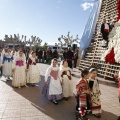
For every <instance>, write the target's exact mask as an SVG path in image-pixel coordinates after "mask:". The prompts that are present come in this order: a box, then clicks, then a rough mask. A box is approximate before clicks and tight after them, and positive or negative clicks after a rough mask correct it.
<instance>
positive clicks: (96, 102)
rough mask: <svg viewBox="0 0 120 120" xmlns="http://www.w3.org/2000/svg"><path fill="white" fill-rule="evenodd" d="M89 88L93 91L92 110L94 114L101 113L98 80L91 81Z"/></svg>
mask: <svg viewBox="0 0 120 120" xmlns="http://www.w3.org/2000/svg"><path fill="white" fill-rule="evenodd" d="M89 86H90V89H91V109H92V114H99V113H101V101H100V94H101V93H100V89H99V83H98V80H94V79H89Z"/></svg>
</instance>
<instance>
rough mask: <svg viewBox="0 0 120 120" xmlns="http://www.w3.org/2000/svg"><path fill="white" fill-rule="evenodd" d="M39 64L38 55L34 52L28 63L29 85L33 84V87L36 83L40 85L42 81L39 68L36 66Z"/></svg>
mask: <svg viewBox="0 0 120 120" xmlns="http://www.w3.org/2000/svg"><path fill="white" fill-rule="evenodd" d="M37 62H38V60H37V58H36V53H35V52H32V55H31V56H30V57H29V59H28V62H27V70H28V73H27V83H31V84H32V86H35V84H36V83H39V81H40V80H41V78H40V72H39V68H38V66H37V65H36V64H37Z"/></svg>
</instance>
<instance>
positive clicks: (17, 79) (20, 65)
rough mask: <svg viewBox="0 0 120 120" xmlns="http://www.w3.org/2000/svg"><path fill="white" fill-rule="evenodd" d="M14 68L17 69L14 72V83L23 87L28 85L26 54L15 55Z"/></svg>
mask: <svg viewBox="0 0 120 120" xmlns="http://www.w3.org/2000/svg"><path fill="white" fill-rule="evenodd" d="M12 69H15V72H14V73H13V81H12V85H13V86H14V87H21V86H24V85H26V72H25V70H26V61H25V59H24V56H23V57H20V56H16V57H15V59H14V61H13V65H12Z"/></svg>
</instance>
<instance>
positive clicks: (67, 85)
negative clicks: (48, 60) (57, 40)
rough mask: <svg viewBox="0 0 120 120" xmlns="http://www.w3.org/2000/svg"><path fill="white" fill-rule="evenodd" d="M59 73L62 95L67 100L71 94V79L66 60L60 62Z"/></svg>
mask: <svg viewBox="0 0 120 120" xmlns="http://www.w3.org/2000/svg"><path fill="white" fill-rule="evenodd" d="M60 73H61V82H62V87H63V97H64V98H65V100H68V98H69V97H70V96H73V80H72V75H71V69H70V68H69V67H68V62H67V61H66V60H63V61H62V62H61V65H60Z"/></svg>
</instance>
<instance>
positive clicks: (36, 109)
mask: <svg viewBox="0 0 120 120" xmlns="http://www.w3.org/2000/svg"><path fill="white" fill-rule="evenodd" d="M48 67H49V66H48V65H44V64H39V68H40V72H41V76H42V80H41V82H40V83H39V84H38V86H36V87H32V86H29V88H26V87H23V88H21V89H17V88H13V87H12V86H11V81H8V82H6V81H4V80H0V120H75V105H76V101H75V98H74V97H72V98H71V99H69V101H64V100H62V101H60V102H59V104H58V105H54V104H53V103H51V102H50V101H48V100H47V99H46V98H45V97H44V96H42V95H41V89H42V87H43V85H44V75H45V70H46V69H47V68H48ZM73 79H74V92H75V84H76V82H77V81H78V80H79V79H78V78H76V77H73ZM100 89H101V92H102V95H101V102H102V112H103V113H102V118H101V119H99V120H117V118H118V116H120V104H119V102H118V89H117V85H112V86H110V85H109V86H108V85H106V84H100ZM88 117H89V118H90V120H98V119H96V118H95V117H94V116H92V115H90V116H88Z"/></svg>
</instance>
